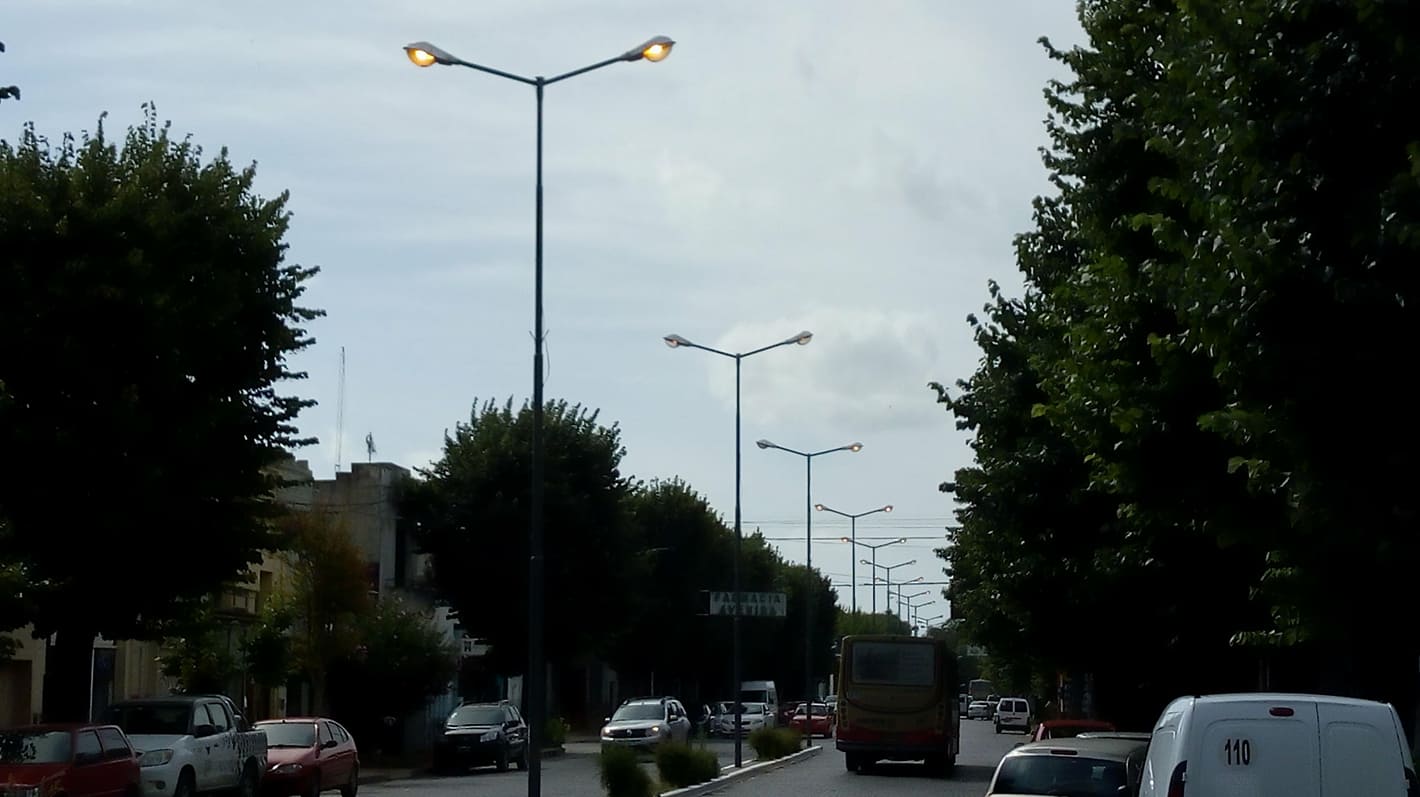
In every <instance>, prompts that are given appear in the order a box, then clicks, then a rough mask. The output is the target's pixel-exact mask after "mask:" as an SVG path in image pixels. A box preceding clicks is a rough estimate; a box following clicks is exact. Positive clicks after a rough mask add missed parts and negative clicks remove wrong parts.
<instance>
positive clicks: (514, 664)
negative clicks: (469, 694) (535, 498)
mask: <svg viewBox="0 0 1420 797" xmlns="http://www.w3.org/2000/svg"><path fill="white" fill-rule="evenodd" d="M544 419H545V435H544V441H545V443H546V452H547V459H546V471H545V473H546V493H545V503H544V512H545V515H544V518H545V529H546V537H545V540H544V542H545V545H544V551H545V554H546V561H545V571H544V572H545V576H546V577H545V584H546V592H545V595H546V599H545V600H546V604H545V605H546V606H547V607H548V611H547V612H546V613H545V625H544V628H545V639H546V645H547V647H546V650H547V660H548V662H549V663H553V664H557V663H566V662H569V661H570V660H571V659H572V658H573V657H574V656H576V655H578V654H582V653H604V652H607V651H608V650H609V649H610V648H611V646H612V642H613V641H614V639H615V638H616V636H617V634H619V633H620V632H621V631H622V628H623V623H624V621H623V618H625V617H626V616H627V615H628V614H629V613H630V612H631V609H632V606H633V605H634V604H635V603H637V602H639V601H640V600H642V598H641V595H642V594H643V592H644V591H645V589H646V585H645V584H644V583H641V582H639V581H638V580H637V579H636V577H635V576H636V575H637V570H636V569H635V568H629V567H628V563H634V562H636V560H637V558H638V557H639V556H641V554H642V551H641V550H640V549H639V548H638V547H637V546H638V544H639V543H638V542H637V540H636V535H635V534H634V533H633V531H632V526H631V521H630V517H629V512H628V508H629V504H628V501H627V498H628V496H629V495H630V493H631V490H632V485H631V482H630V481H629V480H628V479H627V478H626V477H625V476H623V475H622V473H621V458H622V456H623V455H624V453H625V450H624V449H623V447H622V445H621V432H620V430H619V429H618V427H617V426H616V425H614V424H613V425H612V426H602V425H601V424H600V423H599V421H598V413H597V412H595V411H592V410H587V409H584V408H583V407H582V406H580V405H569V404H567V403H566V402H563V401H551V402H549V403H548V404H547V407H546V412H545V415H544ZM531 452H532V412H531V410H530V409H529V408H528V407H527V406H526V405H524V406H523V407H522V408H521V409H519V410H516V411H515V410H514V409H513V402H512V399H509V400H508V401H507V402H506V403H505V404H503V405H502V406H498V405H495V404H494V403H493V402H492V401H489V402H486V403H483V404H478V403H475V406H474V411H473V413H472V414H471V416H470V418H469V421H468V422H467V423H460V424H458V426H457V427H456V428H455V430H454V432H453V434H452V435H447V436H446V437H445V439H444V452H443V456H442V457H441V458H440V459H439V460H438V461H437V462H435V463H434V464H433V465H432V466H431V467H430V468H429V469H428V470H427V471H424V472H422V476H423V479H421V480H418V481H415V482H414V483H413V484H411V485H409V488H408V490H407V491H406V493H405V498H404V499H403V505H402V508H401V514H402V515H403V517H404V518H405V519H406V521H407V522H411V523H413V524H415V525H414V528H415V529H416V532H417V537H418V539H419V543H420V545H421V546H422V547H423V549H424V550H425V551H427V552H428V553H430V554H432V558H433V571H434V573H433V575H434V582H435V586H436V589H437V591H438V593H439V594H440V595H441V596H442V597H443V598H444V599H445V600H447V601H448V602H449V605H450V606H452V607H453V608H454V609H455V610H456V611H457V612H458V616H459V618H460V622H461V623H462V625H463V626H464V627H465V628H466V629H467V632H468V633H469V634H471V635H474V636H477V637H480V638H484V639H487V640H489V642H490V643H491V644H492V652H491V654H490V655H491V656H492V658H493V660H494V661H495V662H496V663H497V665H498V666H499V667H500V668H501V669H502V670H503V672H505V673H508V674H515V673H521V672H522V671H523V669H524V668H525V666H526V654H527V617H528V612H527V594H528V586H527V584H528V566H527V563H528V523H529V515H528V507H529V503H530V498H531V483H530V479H529V478H528V477H529V474H530V473H531V465H530V459H529V457H530V455H531ZM495 607H496V610H495ZM556 607H576V610H575V611H559V610H557V608H556Z"/></svg>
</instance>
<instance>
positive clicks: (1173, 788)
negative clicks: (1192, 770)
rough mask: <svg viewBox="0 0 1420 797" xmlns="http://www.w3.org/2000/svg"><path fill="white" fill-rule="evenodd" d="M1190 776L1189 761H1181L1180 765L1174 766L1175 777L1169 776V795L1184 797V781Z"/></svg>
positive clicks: (1169, 796) (1170, 796) (1171, 796)
mask: <svg viewBox="0 0 1420 797" xmlns="http://www.w3.org/2000/svg"><path fill="white" fill-rule="evenodd" d="M1187 777H1188V762H1187V761H1180V762H1178V766H1176V767H1174V768H1173V777H1171V778H1169V795H1168V797H1183V786H1184V782H1185V780H1186V779H1187Z"/></svg>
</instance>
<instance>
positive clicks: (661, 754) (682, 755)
mask: <svg viewBox="0 0 1420 797" xmlns="http://www.w3.org/2000/svg"><path fill="white" fill-rule="evenodd" d="M656 771H657V772H658V773H659V774H660V777H661V782H662V783H665V784H666V785H669V786H673V787H675V788H677V789H679V788H682V787H685V786H694V785H695V784H697V783H705V782H707V781H711V780H714V779H715V778H716V777H718V776H719V774H720V760H719V759H718V758H716V757H715V754H714V753H713V752H711V751H709V750H703V749H696V748H693V747H690V746H689V745H684V744H677V743H675V742H666V743H664V744H662V745H660V746H659V747H657V748H656Z"/></svg>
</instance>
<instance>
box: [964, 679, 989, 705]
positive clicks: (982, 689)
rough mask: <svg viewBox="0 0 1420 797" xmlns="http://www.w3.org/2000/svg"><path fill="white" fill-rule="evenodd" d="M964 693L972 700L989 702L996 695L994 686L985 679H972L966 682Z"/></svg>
mask: <svg viewBox="0 0 1420 797" xmlns="http://www.w3.org/2000/svg"><path fill="white" fill-rule="evenodd" d="M966 693H967V694H969V695H971V699H972V700H989V699H990V698H991V696H992V695H994V694H996V685H995V684H993V683H991V682H990V681H988V680H986V679H985V678H973V679H971V680H970V681H968V682H967V685H966Z"/></svg>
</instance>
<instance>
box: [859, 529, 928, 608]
mask: <svg viewBox="0 0 1420 797" xmlns="http://www.w3.org/2000/svg"><path fill="white" fill-rule="evenodd" d="M891 544H892V543H890V542H885V543H883V545H891ZM879 547H881V546H879ZM859 561H860V562H862V563H863V564H865V565H871V566H872V568H873V614H877V613H878V571H879V570H881V571H883V574H884V575H883V581H884V582H886V584H887V590H886V592H884V593H883V596H884V597H885V598H887V604H888V606H889V607H890V606H892V571H894V570H896V569H898V568H899V567H907V566H908V565H915V564H917V560H916V559H908V560H907V561H906V562H898V563H897V564H895V565H880V564H878V552H877V551H873V560H872V561H871V562H870V561H868V560H867V559H860V560H859Z"/></svg>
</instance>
